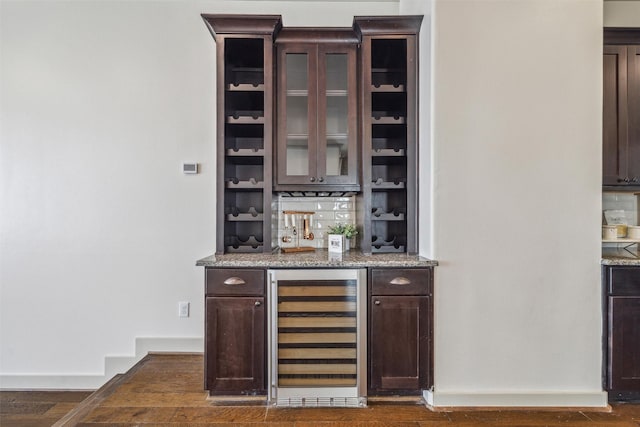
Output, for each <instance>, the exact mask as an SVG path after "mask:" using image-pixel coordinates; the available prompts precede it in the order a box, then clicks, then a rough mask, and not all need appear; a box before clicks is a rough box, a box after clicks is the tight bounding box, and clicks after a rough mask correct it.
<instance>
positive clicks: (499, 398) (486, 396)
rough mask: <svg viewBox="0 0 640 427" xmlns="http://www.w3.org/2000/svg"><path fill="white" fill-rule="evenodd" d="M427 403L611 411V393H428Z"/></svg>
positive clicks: (440, 406)
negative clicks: (609, 402) (609, 398)
mask: <svg viewBox="0 0 640 427" xmlns="http://www.w3.org/2000/svg"><path fill="white" fill-rule="evenodd" d="M424 400H425V402H426V403H427V405H428V406H429V407H431V408H433V409H434V410H450V409H452V408H455V409H462V408H465V409H467V408H473V409H478V408H487V409H488V408H501V409H504V408H510V407H513V408H518V409H522V408H537V409H540V408H563V409H565V410H566V409H569V408H571V409H576V408H579V409H580V410H588V409H593V410H604V411H607V410H608V408H609V404H608V402H607V393H606V392H604V391H599V392H589V393H574V392H566V393H557V392H549V393H544V392H533V393H450V392H444V393H443V392H434V391H430V390H425V391H424Z"/></svg>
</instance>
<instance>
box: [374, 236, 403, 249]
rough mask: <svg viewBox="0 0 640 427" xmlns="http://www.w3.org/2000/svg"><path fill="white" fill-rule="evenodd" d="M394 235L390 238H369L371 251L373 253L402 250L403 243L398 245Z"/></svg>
mask: <svg viewBox="0 0 640 427" xmlns="http://www.w3.org/2000/svg"><path fill="white" fill-rule="evenodd" d="M396 240H397V239H396V237H395V236H394V237H392V238H391V239H389V240H387V239H383V238H380V237H377V236H373V237H372V239H371V252H373V253H396V252H404V251H405V247H404V245H400V244H397V243H396Z"/></svg>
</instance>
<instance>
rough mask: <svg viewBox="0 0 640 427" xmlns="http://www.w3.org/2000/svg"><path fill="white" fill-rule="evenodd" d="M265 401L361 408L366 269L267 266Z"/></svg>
mask: <svg viewBox="0 0 640 427" xmlns="http://www.w3.org/2000/svg"><path fill="white" fill-rule="evenodd" d="M269 284H270V285H269V301H270V304H269V401H270V403H271V404H273V405H276V406H285V407H287V406H295V407H298V406H336V407H363V406H366V390H367V384H366V354H367V353H366V303H365V301H366V270H365V269H335V270H326V269H321V270H309V269H305V270H269Z"/></svg>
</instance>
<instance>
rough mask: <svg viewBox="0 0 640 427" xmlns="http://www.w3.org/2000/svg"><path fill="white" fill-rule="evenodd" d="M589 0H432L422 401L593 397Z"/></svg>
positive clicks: (596, 73) (600, 398) (594, 27)
mask: <svg viewBox="0 0 640 427" xmlns="http://www.w3.org/2000/svg"><path fill="white" fill-rule="evenodd" d="M602 25H603V23H602V2H601V1H599V0H589V1H584V0H566V1H539V0H522V1H518V2H505V1H501V0H486V1H482V2H478V1H473V0H459V1H447V0H435V3H434V11H433V33H432V34H433V59H432V60H433V82H434V83H433V97H434V99H433V124H432V125H433V141H432V144H433V155H434V160H433V162H434V165H435V166H434V171H433V180H434V183H433V188H434V195H433V198H434V201H433V208H434V212H433V215H434V256H435V258H436V259H438V260H439V262H440V266H439V267H438V268H437V270H436V280H435V286H436V288H435V295H436V296H435V310H436V317H435V394H434V395H433V396H432V398H433V399H434V401H435V404H437V405H445V406H446V405H472V406H476V405H477V406H481V405H498V406H502V405H517V406H534V405H551V406H562V405H572V406H590V405H596V406H603V405H605V404H606V400H605V394H604V393H602V392H601V385H600V375H601V374H600V372H601V371H600V369H601V314H600V276H599V271H600V266H599V262H600V204H601V189H600V183H601V97H602V95H601V91H602V83H601V79H602V76H601V75H602V64H601V61H602V60H601V54H602Z"/></svg>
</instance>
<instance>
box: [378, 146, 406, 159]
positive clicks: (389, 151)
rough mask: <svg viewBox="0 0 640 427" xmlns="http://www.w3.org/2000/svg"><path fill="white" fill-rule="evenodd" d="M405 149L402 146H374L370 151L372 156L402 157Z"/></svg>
mask: <svg viewBox="0 0 640 427" xmlns="http://www.w3.org/2000/svg"><path fill="white" fill-rule="evenodd" d="M404 155H405V151H404V149H402V148H376V149H374V150H372V151H371V156H372V157H403V156H404Z"/></svg>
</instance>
